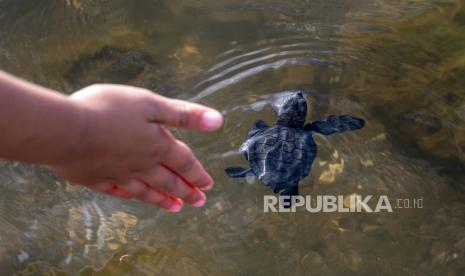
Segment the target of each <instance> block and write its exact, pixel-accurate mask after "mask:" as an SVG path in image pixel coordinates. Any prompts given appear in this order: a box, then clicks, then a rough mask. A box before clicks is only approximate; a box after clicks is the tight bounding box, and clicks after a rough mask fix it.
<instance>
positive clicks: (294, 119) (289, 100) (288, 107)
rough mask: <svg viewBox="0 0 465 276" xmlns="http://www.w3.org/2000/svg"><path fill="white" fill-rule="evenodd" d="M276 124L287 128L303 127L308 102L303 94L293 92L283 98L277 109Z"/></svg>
mask: <svg viewBox="0 0 465 276" xmlns="http://www.w3.org/2000/svg"><path fill="white" fill-rule="evenodd" d="M277 112H278V121H277V122H276V124H278V125H281V126H287V127H303V126H304V124H305V118H306V117H307V101H306V100H305V97H304V95H303V94H302V92H300V91H298V92H293V93H290V94H288V95H286V96H284V97H283V99H282V101H281V102H280V104H279V106H278V107H277Z"/></svg>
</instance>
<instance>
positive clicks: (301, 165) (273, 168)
mask: <svg viewBox="0 0 465 276" xmlns="http://www.w3.org/2000/svg"><path fill="white" fill-rule="evenodd" d="M246 153H247V157H248V160H249V162H250V167H251V168H252V170H253V173H254V174H255V175H256V176H257V177H258V178H259V179H260V180H261V181H262V182H263V183H265V185H267V186H269V187H271V188H272V189H273V190H274V191H275V192H279V191H281V190H282V189H285V188H287V187H289V186H290V185H297V183H298V182H299V181H300V180H301V179H302V178H304V177H305V176H307V175H308V173H309V171H310V168H311V166H312V163H313V160H314V159H315V156H316V144H315V142H314V141H313V138H312V135H311V133H310V132H307V131H304V130H303V129H302V128H290V127H285V126H280V125H274V126H272V127H270V128H268V129H266V130H264V131H262V132H260V133H257V134H256V135H254V136H253V137H251V138H250V139H249V140H248V141H247V149H246Z"/></svg>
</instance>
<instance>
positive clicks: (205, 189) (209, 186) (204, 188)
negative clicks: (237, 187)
mask: <svg viewBox="0 0 465 276" xmlns="http://www.w3.org/2000/svg"><path fill="white" fill-rule="evenodd" d="M212 188H213V182H211V183H210V184H208V185H207V186H205V187H202V188H201V190H204V191H209V190H211V189H212Z"/></svg>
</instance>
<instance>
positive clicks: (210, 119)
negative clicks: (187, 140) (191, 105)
mask: <svg viewBox="0 0 465 276" xmlns="http://www.w3.org/2000/svg"><path fill="white" fill-rule="evenodd" d="M222 124H223V116H222V115H221V114H220V113H219V112H218V111H213V110H210V111H207V112H205V113H203V115H202V126H203V127H205V128H206V129H212V130H213V129H217V128H219V127H221V125H222Z"/></svg>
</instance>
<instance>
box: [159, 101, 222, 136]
mask: <svg viewBox="0 0 465 276" xmlns="http://www.w3.org/2000/svg"><path fill="white" fill-rule="evenodd" d="M153 96H154V97H153V107H154V110H153V114H154V116H153V118H151V119H152V120H153V121H154V122H156V123H160V124H165V125H170V126H173V127H179V128H191V129H199V130H207V131H212V130H216V129H218V128H220V127H221V125H222V124H223V116H222V115H221V113H219V112H218V111H216V110H215V109H212V108H209V107H206V106H203V105H200V104H196V103H190V102H187V101H183V100H177V99H170V98H166V97H163V96H160V95H153Z"/></svg>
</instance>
